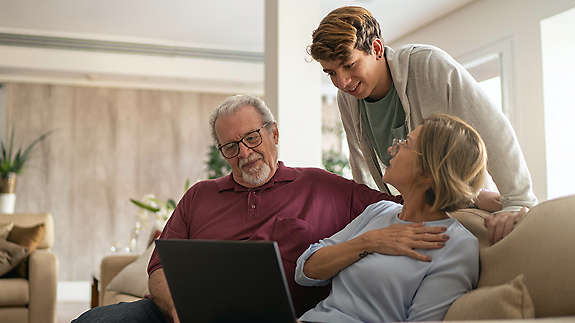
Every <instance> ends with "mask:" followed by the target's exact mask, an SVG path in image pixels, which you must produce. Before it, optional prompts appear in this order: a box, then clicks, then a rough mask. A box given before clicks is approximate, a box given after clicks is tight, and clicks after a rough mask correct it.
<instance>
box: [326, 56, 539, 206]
mask: <svg viewBox="0 0 575 323" xmlns="http://www.w3.org/2000/svg"><path fill="white" fill-rule="evenodd" d="M385 58H386V60H387V63H388V66H389V69H390V71H391V75H392V79H393V84H394V85H395V89H396V91H397V93H398V95H399V98H400V100H401V104H402V105H403V109H404V110H405V116H406V120H405V124H406V126H407V129H408V131H411V130H413V129H414V128H415V127H417V125H419V124H420V123H421V122H422V121H423V119H425V118H426V117H429V116H430V115H432V114H433V113H447V114H450V115H454V116H457V117H459V118H461V119H463V120H464V121H466V122H467V123H469V124H470V125H471V126H472V127H474V128H475V129H476V130H477V131H478V132H479V134H480V135H481V137H482V138H483V140H484V142H485V145H486V147H487V155H488V165H487V166H488V171H489V174H490V175H491V177H492V178H493V181H494V182H495V184H496V185H497V188H498V190H499V192H500V193H501V197H502V202H503V207H504V210H509V211H511V210H519V209H520V208H521V207H522V206H526V207H532V206H534V205H535V204H536V203H537V199H536V198H535V195H534V194H533V191H532V184H531V177H530V174H529V170H528V169H527V165H526V163H525V159H524V158H523V154H522V152H521V148H520V147H519V142H518V141H517V138H516V136H515V132H514V131H513V128H512V127H511V124H510V123H509V121H508V120H507V118H506V117H505V116H504V115H503V113H502V112H501V111H498V110H497V109H496V108H495V107H494V106H493V104H491V103H490V102H489V99H488V97H487V96H486V95H485V93H483V91H482V90H481V89H480V87H479V86H478V85H477V82H476V81H475V80H474V79H473V77H472V76H471V75H470V74H469V73H468V72H467V71H466V70H465V69H464V68H463V67H462V66H461V65H460V64H459V63H457V62H456V61H455V60H454V59H453V58H452V57H451V56H449V55H448V54H447V53H445V52H444V51H442V50H441V49H439V48H436V47H433V46H429V45H407V46H404V47H401V48H400V49H398V50H397V51H394V50H393V49H391V48H390V47H387V46H386V47H385ZM337 102H338V106H339V110H340V113H341V118H342V121H343V126H344V129H345V132H346V135H347V141H348V144H349V150H350V164H351V168H352V174H353V178H354V180H356V181H357V182H360V183H365V184H370V183H373V182H372V181H371V180H370V178H369V176H368V175H369V174H371V177H372V178H373V180H374V181H375V183H376V185H377V186H378V187H379V189H380V190H382V191H386V186H385V184H384V183H383V181H382V174H383V172H382V170H383V169H384V168H385V166H384V165H383V164H382V163H381V161H380V160H379V158H378V157H377V154H376V153H375V150H374V147H373V146H372V145H371V143H370V140H369V136H368V134H367V133H366V132H364V131H363V125H362V118H361V113H360V109H359V101H358V99H356V98H355V97H353V96H351V95H349V94H347V93H344V92H342V91H339V92H338V96H337ZM368 173H369V174H368Z"/></svg>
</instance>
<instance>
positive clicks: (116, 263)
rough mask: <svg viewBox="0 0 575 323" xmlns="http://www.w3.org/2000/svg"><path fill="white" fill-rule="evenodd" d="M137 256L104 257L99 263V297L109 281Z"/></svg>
mask: <svg viewBox="0 0 575 323" xmlns="http://www.w3.org/2000/svg"><path fill="white" fill-rule="evenodd" d="M139 256H140V255H138V254H123V255H110V256H106V257H104V258H103V259H102V262H101V263H100V295H102V294H103V292H104V291H105V290H106V286H108V284H109V283H110V281H112V279H114V277H115V276H116V275H117V274H118V273H119V272H120V271H122V269H124V267H126V266H127V265H129V264H131V263H132V262H134V261H135V260H136V259H138V257H139Z"/></svg>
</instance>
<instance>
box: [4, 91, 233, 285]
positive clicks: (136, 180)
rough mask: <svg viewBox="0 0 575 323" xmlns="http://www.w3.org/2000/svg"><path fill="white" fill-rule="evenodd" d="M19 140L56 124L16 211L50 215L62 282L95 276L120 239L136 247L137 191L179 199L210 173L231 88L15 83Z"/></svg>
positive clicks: (25, 180) (20, 188)
mask: <svg viewBox="0 0 575 323" xmlns="http://www.w3.org/2000/svg"><path fill="white" fill-rule="evenodd" d="M6 94H7V95H6V100H7V104H6V106H7V111H6V114H7V121H8V122H7V123H8V125H13V126H14V127H15V129H16V138H17V139H18V140H17V143H29V142H30V141H31V140H33V139H34V138H35V137H37V136H39V135H40V134H41V133H43V132H45V131H48V130H52V129H54V130H55V131H54V133H53V134H52V135H51V136H50V137H49V139H48V140H46V141H45V142H44V143H42V144H41V145H39V146H38V147H36V148H37V149H35V151H34V153H33V156H32V158H31V160H30V163H29V165H28V167H27V169H25V170H24V172H23V174H22V175H21V176H19V177H18V183H17V191H16V193H17V202H16V211H17V212H43V211H47V212H51V213H53V215H54V220H55V233H56V241H55V245H54V252H55V253H56V255H57V256H58V259H59V261H60V272H59V278H60V280H64V281H69V280H89V279H90V274H91V273H93V272H95V271H97V270H98V267H99V264H100V260H101V258H102V257H103V256H104V255H106V254H109V253H110V247H111V246H112V245H113V244H118V245H120V246H127V244H128V239H129V237H130V233H131V230H132V228H133V225H134V223H135V220H136V215H137V212H138V209H137V208H136V207H135V206H134V205H132V204H131V203H130V202H129V200H128V199H129V198H137V199H140V198H141V197H142V196H143V195H144V194H149V193H154V194H156V196H157V197H159V198H160V199H162V200H165V199H167V198H174V199H179V198H180V197H181V194H182V193H183V188H184V183H185V179H186V178H189V179H190V180H191V181H192V183H193V182H195V181H197V180H201V179H204V178H205V177H206V175H205V174H206V169H205V161H206V158H207V153H208V147H209V145H210V144H211V137H210V133H209V127H208V118H209V114H210V113H211V111H212V110H213V109H214V108H215V107H216V106H217V105H218V104H219V103H221V102H222V101H223V100H224V99H225V97H227V95H224V94H222V95H214V94H202V93H191V92H175V91H153V90H136V89H116V88H114V89H112V88H95V87H74V86H61V85H42V84H23V83H11V84H7V85H6Z"/></svg>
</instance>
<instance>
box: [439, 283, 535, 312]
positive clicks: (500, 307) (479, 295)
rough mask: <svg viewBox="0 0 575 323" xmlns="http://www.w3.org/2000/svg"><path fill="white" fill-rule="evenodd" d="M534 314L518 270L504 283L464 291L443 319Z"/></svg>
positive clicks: (531, 301) (531, 302)
mask: <svg viewBox="0 0 575 323" xmlns="http://www.w3.org/2000/svg"><path fill="white" fill-rule="evenodd" d="M534 315H535V312H534V308H533V300H532V299H531V296H530V295H529V291H528V290H527V286H525V277H524V276H523V274H521V275H518V276H517V277H515V278H514V279H513V280H511V281H510V282H508V283H506V284H502V285H498V286H486V287H481V288H478V289H475V290H472V291H470V292H468V293H466V294H465V295H463V296H461V297H460V298H458V299H457V300H456V301H455V302H454V303H453V304H452V305H451V307H450V308H449V310H448V311H447V314H446V315H445V319H444V320H445V321H458V320H502V319H527V318H533V317H534Z"/></svg>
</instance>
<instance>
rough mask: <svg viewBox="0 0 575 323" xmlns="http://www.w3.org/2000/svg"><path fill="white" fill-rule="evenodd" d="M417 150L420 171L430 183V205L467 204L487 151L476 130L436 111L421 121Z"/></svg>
mask: <svg viewBox="0 0 575 323" xmlns="http://www.w3.org/2000/svg"><path fill="white" fill-rule="evenodd" d="M417 150H418V151H419V152H421V158H420V161H421V168H422V170H423V174H425V175H427V176H431V178H432V180H433V183H432V186H431V189H429V190H428V191H427V193H426V202H427V203H428V204H430V205H432V209H434V210H441V211H453V210H456V209H459V208H463V207H467V206H469V205H470V204H471V202H472V200H473V199H474V198H475V197H476V196H477V194H478V193H479V190H480V189H481V187H482V186H483V182H484V180H485V174H486V168H487V152H486V149H485V144H484V143H483V140H482V139H481V137H480V136H479V133H477V131H476V130H475V129H473V128H472V127H471V126H470V125H468V124H467V123H465V122H464V121H463V120H461V119H459V118H457V117H454V116H450V115H447V114H435V115H433V116H431V117H429V118H427V119H425V120H424V121H423V126H422V129H421V132H420V134H419V137H418V143H417Z"/></svg>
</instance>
